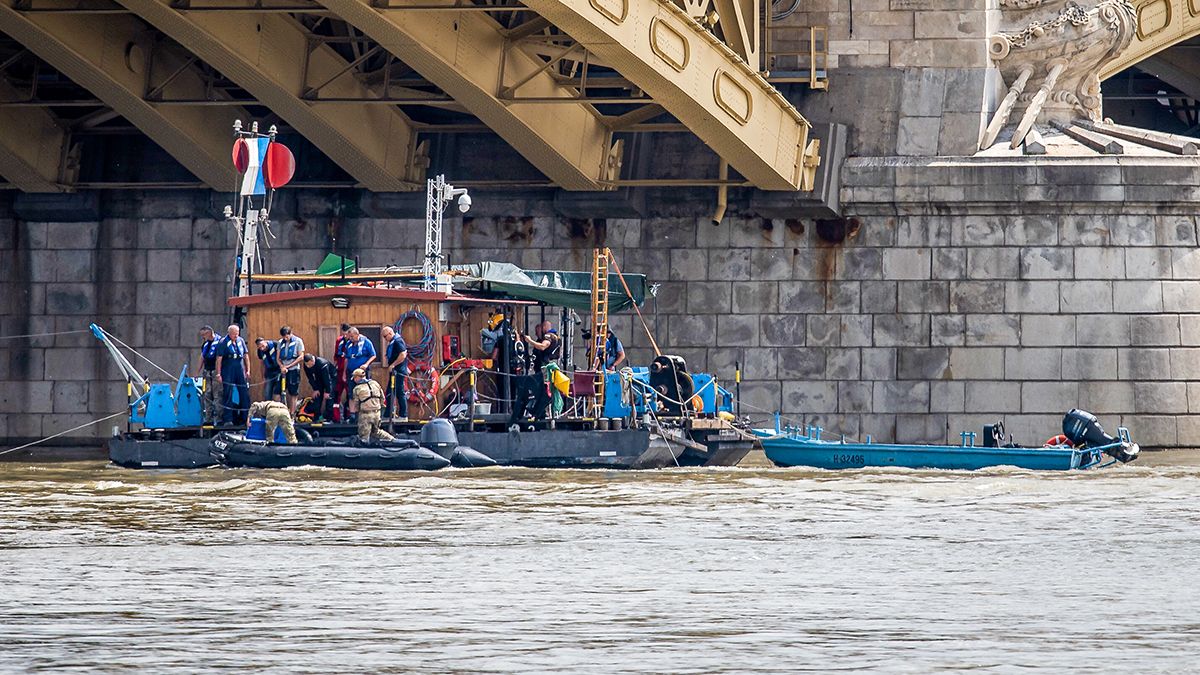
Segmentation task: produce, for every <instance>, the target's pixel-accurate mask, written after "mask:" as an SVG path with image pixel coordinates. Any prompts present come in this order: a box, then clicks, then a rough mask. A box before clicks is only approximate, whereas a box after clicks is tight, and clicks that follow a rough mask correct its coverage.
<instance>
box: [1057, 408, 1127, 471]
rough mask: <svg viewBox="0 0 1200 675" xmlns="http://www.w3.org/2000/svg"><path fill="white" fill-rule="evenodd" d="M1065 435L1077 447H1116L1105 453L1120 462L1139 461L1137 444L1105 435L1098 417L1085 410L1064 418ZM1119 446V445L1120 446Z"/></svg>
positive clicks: (1073, 411)
mask: <svg viewBox="0 0 1200 675" xmlns="http://www.w3.org/2000/svg"><path fill="white" fill-rule="evenodd" d="M1063 434H1065V435H1066V437H1067V438H1068V439H1070V441H1071V442H1072V443H1074V444H1076V445H1083V446H1084V447H1087V448H1099V447H1102V446H1106V445H1113V446H1114V447H1111V448H1106V449H1105V450H1104V453H1105V454H1107V455H1111V456H1112V457H1114V458H1116V459H1118V460H1120V461H1121V462H1132V461H1133V460H1135V459H1137V457H1138V453H1139V452H1141V450H1142V449H1141V448H1140V447H1139V446H1138V444H1137V443H1132V442H1130V441H1128V440H1125V438H1128V434H1127V433H1126V434H1125V438H1121V439H1117V438H1113V437H1112V436H1109V435H1108V434H1106V433H1104V427H1102V426H1100V420H1098V419H1096V416H1095V415H1093V414H1092V413H1090V412H1087V411H1085V410H1077V409H1072V410H1071V412H1069V413H1067V414H1066V416H1064V417H1063ZM1118 444H1119V445H1118Z"/></svg>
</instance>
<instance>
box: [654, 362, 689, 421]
mask: <svg viewBox="0 0 1200 675" xmlns="http://www.w3.org/2000/svg"><path fill="white" fill-rule="evenodd" d="M650 388H651V389H653V390H654V391H656V392H658V394H659V404H660V406H661V413H662V414H663V415H667V416H669V417H678V416H680V415H682V414H683V406H682V405H680V404H681V403H682V404H685V405H686V404H688V402H689V401H690V400H691V398H692V396H694V395H695V394H696V383H695V382H694V381H692V376H691V375H689V374H688V372H687V362H686V361H684V360H683V357H682V356H671V355H667V354H663V355H661V356H657V357H655V358H654V361H652V362H651V363H650ZM677 401H678V403H677Z"/></svg>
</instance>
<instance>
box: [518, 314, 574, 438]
mask: <svg viewBox="0 0 1200 675" xmlns="http://www.w3.org/2000/svg"><path fill="white" fill-rule="evenodd" d="M535 330H536V332H537V339H536V340H535V339H534V338H533V337H532V336H529V335H522V336H520V339H522V340H524V341H525V343H526V344H527V345H528V346H529V348H530V349H531V350H532V351H533V368H532V369H531V371H530V372H529V373H527V374H525V375H520V376H518V377H517V378H516V389H517V391H516V394H515V400H514V401H513V411H512V416H511V417H510V418H509V422H510V423H513V424H516V423H518V422H520V421H521V420H523V419H524V418H525V415H526V412H527V411H528V413H529V414H531V415H533V419H535V420H540V419H545V417H546V406H548V405H549V404H550V393H549V391H548V390H547V389H546V371H545V368H546V366H548V365H549V364H551V363H554V364H557V363H558V355H559V352H560V351H561V350H562V340H561V339H560V338H559V337H558V331H556V330H555V329H554V324H552V323H550V322H549V321H543V322H542V323H540V324H538V325H537V328H536V329H535ZM531 397H532V398H533V403H532V405H530V403H529V399H530V398H531Z"/></svg>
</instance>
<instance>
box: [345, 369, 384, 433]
mask: <svg viewBox="0 0 1200 675" xmlns="http://www.w3.org/2000/svg"><path fill="white" fill-rule="evenodd" d="M351 380H352V381H353V384H354V389H353V393H351V395H350V406H351V411H352V412H357V413H358V438H359V440H361V441H362V442H363V443H367V442H370V441H371V439H372V437H374V438H376V439H379V440H384V441H390V440H392V439H393V436H392V435H391V434H389V433H388V432H386V431H384V430H383V429H382V428H381V427H380V417H381V416H380V414H379V411H380V410H382V409H383V387H381V386H379V383H378V382H376V381H375V380H372V379H368V378H367V371H365V370H363V369H362V368H357V369H355V371H354V373H353V375H352V376H351Z"/></svg>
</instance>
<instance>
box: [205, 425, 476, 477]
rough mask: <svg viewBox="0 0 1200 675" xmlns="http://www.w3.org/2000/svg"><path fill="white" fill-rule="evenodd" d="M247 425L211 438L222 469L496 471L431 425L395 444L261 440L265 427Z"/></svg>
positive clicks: (450, 429)
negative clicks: (241, 431)
mask: <svg viewBox="0 0 1200 675" xmlns="http://www.w3.org/2000/svg"><path fill="white" fill-rule="evenodd" d="M256 422H257V420H255V421H252V422H251V425H250V429H249V431H247V433H246V434H235V433H231V432H223V433H220V434H217V435H216V436H215V437H213V439H212V445H211V450H210V451H211V453H212V456H213V458H214V459H215V460H216V461H217V462H218V463H219V464H222V465H224V466H230V467H253V468H259V469H282V468H286V467H290V466H323V467H330V468H335V469H365V470H371V471H436V470H437V469H444V468H446V467H448V466H456V467H461V468H471V467H484V466H495V464H496V462H495V461H493V460H492V459H491V458H490V457H488V456H487V455H485V454H483V453H481V452H478V451H476V450H473V449H471V448H467V447H463V446H460V445H459V444H458V436H457V434H456V433H455V431H454V426H453V425H451V424H450V423H449V422H448V421H446V420H433V421H431V422H430V423H429V424H427V425H425V427H424V428H423V429H421V434H420V437H419V440H411V439H396V440H391V441H374V442H371V443H363V442H362V441H360V440H358V438H355V437H351V438H336V439H314V438H312V437H310V436H308V434H304V435H303V436H302V439H301V441H300V442H299V443H296V444H291V443H281V442H278V441H279V440H280V439H279V437H278V435H277V436H276V439H275V441H273V442H269V443H268V442H267V441H266V440H265V439H264V438H263V433H262V432H263V429H264V425H261V424H256Z"/></svg>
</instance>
